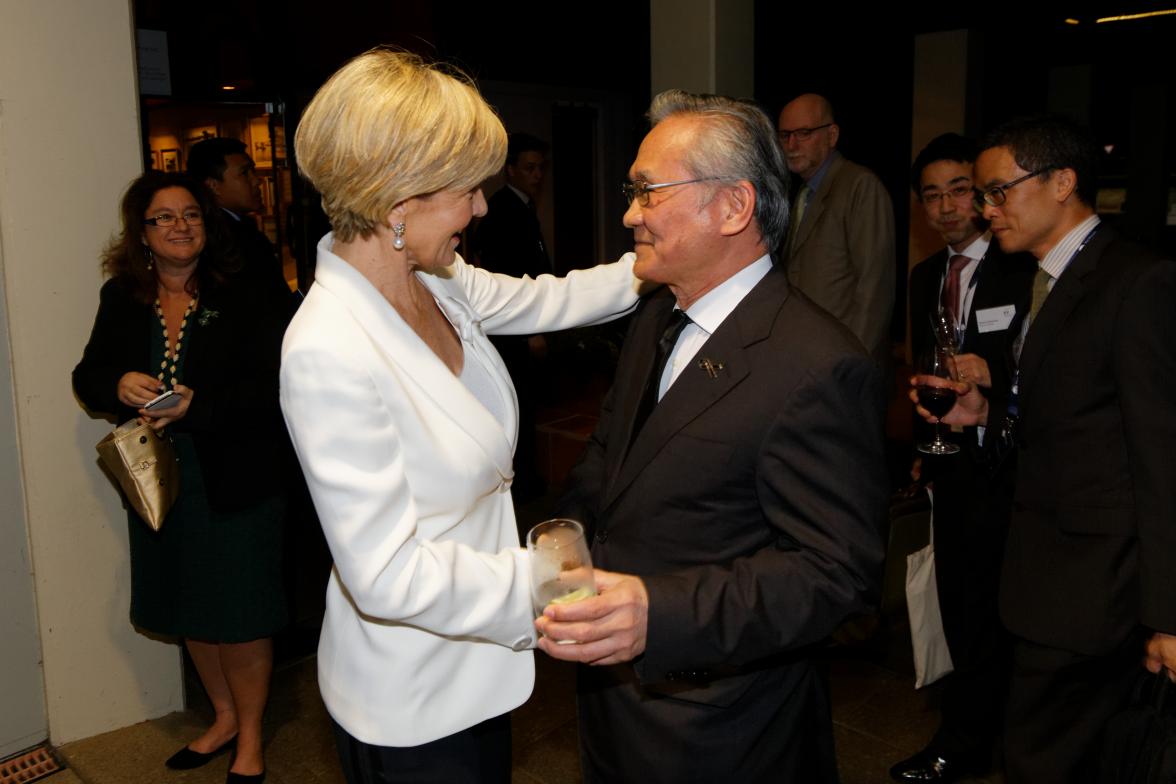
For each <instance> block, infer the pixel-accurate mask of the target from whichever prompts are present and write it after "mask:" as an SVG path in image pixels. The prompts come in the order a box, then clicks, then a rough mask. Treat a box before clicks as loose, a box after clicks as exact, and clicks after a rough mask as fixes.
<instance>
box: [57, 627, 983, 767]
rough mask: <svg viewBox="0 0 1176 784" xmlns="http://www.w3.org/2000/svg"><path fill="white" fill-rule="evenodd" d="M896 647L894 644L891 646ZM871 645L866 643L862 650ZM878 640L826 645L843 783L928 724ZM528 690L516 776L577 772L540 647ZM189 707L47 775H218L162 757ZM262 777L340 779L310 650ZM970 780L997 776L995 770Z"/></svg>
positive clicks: (292, 670)
mask: <svg viewBox="0 0 1176 784" xmlns="http://www.w3.org/2000/svg"><path fill="white" fill-rule="evenodd" d="M893 647H895V648H898V649H901V647H902V646H901V645H898V644H896V645H895V646H893ZM871 648H874V649H873V650H871ZM889 655H890V654H889V653H888V652H887V651H886V650H885V648H877V647H876V646H871V645H866V646H863V647H855V648H852V649H833V650H831V651H830V653H829V662H830V671H831V674H832V684H833V701H834V710H833V717H834V723H835V731H836V740H837V750H838V760H839V764H840V768H841V777H842V782H843V784H880V783H881V782H886V781H889V777H888V776H887V770H888V769H889V767H890V765H891V764H893V763H894V762H895V761H896V760H898V759H901V758H902V757H904V756H905V755H908V754H911V753H913V752H915V751H917V750H918V749H919V748H920V747H921V746H922V744H923V743H924V742H925V740H926V739H927V738H928V737H929V736H930V734H931V733H932V731H933V730H934V729H935V725H936V722H937V715H936V711H935V709H934V707H933V706H932V705H930V699H929V697H928V695H924V694H922V693H917V692H915V690H914V688H913V685H912V677H911V675H910V674H909V673H906V672H897V671H895V668H894V667H893V665H892V664H890V663H888V662H887V661H885V659H886V658H887V656H889ZM537 661H538V664H539V678H538V682H537V684H536V686H535V692H534V695H533V696H532V697H531V699H530V700H529V701H528V702H527V703H526V704H525V705H523V706H522V707H521V708H519V709H518V710H517V711H516V712H515V713H514V716H513V730H514V758H515V759H514V777H513V778H514V781H515V782H516V784H575V782H579V780H580V776H579V770H578V767H577V756H576V719H575V712H574V707H573V706H574V687H573V680H574V671H573V670H572V668H571V667H569V666H568V665H565V664H563V663H558V662H554V661H552V660H550V659H547V658H546V657H544V656H542V655H540V656H539V657H538V659H537ZM200 726H201V718H200V717H199V716H198V715H197V714H196V712H194V711H186V712H183V713H173V714H171V715H169V716H165V717H163V718H161V719H157V720H155V721H150V722H144V723H142V724H137V725H135V726H133V727H128V728H126V729H122V730H118V731H115V732H110V733H107V734H105V735H99V736H96V737H93V738H89V739H86V740H83V741H78V742H76V743H70V744H68V745H66V746H64V747H62V748H61V749H59V751H60V753H61V755H62V757H63V758H64V759H65V760H66V762H67V764H68V765H69V766H70V770H69V771H67V772H65V773H61V774H58V775H56V776H54V777H53V778H52V779H51V780H50V781H51V782H52V784H70V783H71V782H78V781H80V782H83V783H84V784H173V783H174V784H219V782H222V781H224V777H225V772H226V771H227V770H228V765H229V763H228V758H227V757H223V758H219V759H217V760H214V761H213V762H211V763H210V764H209V765H208V766H207V767H205V768H203V769H200V770H192V771H183V772H180V771H169V770H166V769H165V768H164V767H163V760H164V759H166V758H167V757H168V756H169V755H170V754H171V753H172V752H174V751H175V750H176V749H178V748H179V747H180V746H182V745H183V744H184V743H185V742H186V741H187V740H188V739H190V738H191V737H192V736H194V735H195V734H197V732H198V731H199V728H200ZM266 737H267V745H266V760H267V763H268V766H269V771H268V774H267V778H266V781H267V782H269V784H343V778H342V776H341V775H340V773H339V771H338V767H337V764H336V759H335V751H334V747H333V745H332V740H331V735H330V729H329V726H328V723H327V717H326V712H325V711H324V709H323V706H322V702H321V700H320V699H319V695H318V689H317V685H316V683H315V662H314V659H313V658H308V659H304V660H302V661H298V662H294V663H291V664H289V665H287V666H285V667H284V668H282V669H281V670H279V671H278V672H277V673H276V674H275V676H274V693H273V698H272V700H271V703H270V709H269V713H268V718H267V722H266ZM974 781H975V782H988V784H999V782H1001V781H1003V779H1001V778H1000V777H998V776H993V777H990V778H986V779H975V780H974Z"/></svg>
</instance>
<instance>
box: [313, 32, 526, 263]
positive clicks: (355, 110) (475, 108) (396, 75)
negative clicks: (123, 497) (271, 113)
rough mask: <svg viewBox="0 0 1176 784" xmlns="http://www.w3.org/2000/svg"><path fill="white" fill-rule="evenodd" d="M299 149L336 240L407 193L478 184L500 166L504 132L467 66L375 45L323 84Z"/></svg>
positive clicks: (364, 227)
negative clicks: (463, 68)
mask: <svg viewBox="0 0 1176 784" xmlns="http://www.w3.org/2000/svg"><path fill="white" fill-rule="evenodd" d="M294 149H295V152H296V154H297V156H298V167H299V168H300V169H301V170H302V174H303V176H305V177H306V178H307V179H308V180H310V182H311V184H312V185H314V187H315V188H316V189H317V190H318V192H319V193H320V194H322V198H323V210H324V211H325V212H326V213H327V218H328V219H329V220H330V221H331V228H332V229H334V231H335V236H336V238H337V239H339V240H340V241H343V242H350V241H351V240H354V239H355V237H356V236H360V237H364V238H366V237H368V236H370V235H371V234H372V233H373V232H375V230H376V229H377V228H378V227H379V226H381V225H383V224H385V223H386V221H387V219H388V214H389V213H390V212H391V211H392V208H393V207H395V206H396V205H397V204H399V203H400V202H402V201H404V200H405V199H408V198H411V197H413V196H424V195H427V194H430V193H435V192H437V191H442V190H468V189H471V188H474V187H476V186H477V185H478V184H480V183H481V182H482V181H483V180H485V179H486V178H487V177H489V176H490V175H492V174H494V173H495V172H497V171H498V170H499V169H501V168H502V164H503V161H504V160H505V158H506V131H505V130H504V129H503V127H502V122H501V121H499V119H498V117H497V115H495V114H494V110H493V109H491V108H490V107H489V106H488V105H487V104H486V102H485V101H484V100H482V96H481V95H479V94H478V91H477V89H476V88H475V87H474V86H473V84H472V82H471V81H470V79H469V77H468V76H466V75H465V74H463V73H462V72H461V71H459V70H457V69H455V68H451V67H446V66H444V65H440V64H436V63H427V62H425V61H424V60H423V59H421V58H420V57H418V56H416V55H414V54H410V53H408V52H400V51H394V50H391V49H384V48H377V49H372V50H370V51H367V52H364V53H363V54H361V55H359V56H358V57H356V58H355V59H353V60H352V61H351V62H349V63H347V64H346V65H344V66H343V67H342V68H340V69H339V70H338V71H336V72H335V74H334V75H333V76H331V78H330V79H328V80H327V82H326V84H324V85H323V86H322V87H320V88H319V91H318V92H317V93H316V94H315V96H314V99H313V100H311V102H310V105H308V106H307V107H306V111H305V112H303V114H302V120H301V121H300V122H299V123H298V130H297V131H296V132H295V134H294Z"/></svg>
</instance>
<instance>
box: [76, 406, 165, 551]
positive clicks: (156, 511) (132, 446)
mask: <svg viewBox="0 0 1176 784" xmlns="http://www.w3.org/2000/svg"><path fill="white" fill-rule="evenodd" d="M96 448H97V449H98V456H99V457H100V458H101V459H102V465H104V466H106V469H107V470H108V471H110V473H111V474H113V475H114V478H115V479H117V480H118V484H119V487H121V488H122V491H123V493H124V494H125V495H126V497H127V501H128V502H129V503H130V505H131V506H132V507H134V509H135V511H136V512H138V513H139V517H142V518H143V519H144V520H145V521H147V525H149V526H151V528H152V529H153V530H155V531H158V530H159V529H160V528H161V527H162V526H163V519H164V518H165V517H167V513H168V512H169V511H171V508H172V504H174V503H175V502H176V496H178V495H179V494H180V467H179V464H178V463H177V462H176V450H175V447H174V446H173V445H172V442H171V439H170V438H168V437H167V436H161V435H159V434H158V433H156V432H155V431H154V430H152V429H151V425H148V424H142V425H140V424H139V423H138V421H137V420H134V419H132V420H130V421H129V422H124V423H123V424H121V425H119V426H118V427H117V428H115V429H114V431H113V432H112V433H110V434H109V435H107V436H106V437H105V438H103V439H102V440H101V441H99V442H98V444H97V446H96Z"/></svg>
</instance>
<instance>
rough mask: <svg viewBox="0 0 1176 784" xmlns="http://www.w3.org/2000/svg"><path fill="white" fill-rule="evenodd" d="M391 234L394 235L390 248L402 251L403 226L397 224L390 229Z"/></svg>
mask: <svg viewBox="0 0 1176 784" xmlns="http://www.w3.org/2000/svg"><path fill="white" fill-rule="evenodd" d="M392 233H393V234H394V235H395V236H394V237H393V238H392V247H393V248H395V249H396V250H404V224H403V223H397V224H396V225H395V226H393V227H392Z"/></svg>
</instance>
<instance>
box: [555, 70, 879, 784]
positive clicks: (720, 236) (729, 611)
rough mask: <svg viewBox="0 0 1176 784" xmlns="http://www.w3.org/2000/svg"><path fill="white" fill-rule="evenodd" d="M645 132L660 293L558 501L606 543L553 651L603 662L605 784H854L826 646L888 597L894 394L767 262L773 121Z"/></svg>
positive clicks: (598, 546)
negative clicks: (886, 417) (838, 746)
mask: <svg viewBox="0 0 1176 784" xmlns="http://www.w3.org/2000/svg"><path fill="white" fill-rule="evenodd" d="M649 116H650V119H651V121H652V122H653V129H652V130H651V131H650V132H649V134H648V135H647V136H646V137H645V140H644V141H643V142H642V144H641V148H640V150H639V151H638V154H637V160H636V161H635V162H634V163H633V165H632V167H631V168H630V170H629V177H630V180H631V182H630V184H628V185H627V186H626V189H627V191H628V193H629V195H630V198H631V203H630V205H629V209H628V211H627V212H626V213H625V224H626V225H627V226H629V227H631V228H632V229H633V234H634V240H635V244H636V253H637V261H636V266H635V267H634V271H635V273H636V274H637V276H638V277H641V278H642V279H644V280H648V281H652V282H657V283H664V284H666V288H665V289H662V290H661V291H659V292H658V293H656V294H654V295H653V296H651V297H650V298H649V299H648V300H647V301H646V302H645V303H644V304H643V305H642V307H641V310H640V311H639V313H638V314H637V315H636V316H635V318H634V322H633V324H632V327H631V329H630V333H629V336H628V338H627V339H626V341H625V346H624V350H623V351H622V354H621V357H620V361H619V367H618V371H617V381H616V384H615V385H614V386H613V388H612V390H611V391H610V392H609V394H608V396H607V397H606V399H605V402H604V406H603V409H602V412H601V420H600V423H599V426H598V427H597V428H596V431H595V433H594V434H593V436H592V438H591V439H590V441H589V444H588V447H587V449H586V451H585V454H584V456H583V458H582V459H581V461H580V463H579V464H578V465H577V466H576V468H575V469H574V471H573V473H572V475H571V478H570V480H569V489H568V492H567V495H566V497H565V498H564V500H563V502H562V504H561V506H562V509H561V514H562V515H565V516H570V517H574V518H576V519H579V520H582V521H584V522H585V524H586V525H587V526H588V528H589V530H590V532H591V535H592V536H593V544H592V556H593V560H594V563H595V565H596V566H597V567H598V570H597V572H596V585H597V589H598V590H599V595H598V596H595V597H592V598H588V599H584V600H582V601H580V602H577V603H574V604H564V605H550V606H548V607H547V608H546V609H545V611H544V615H543V616H542V617H540V618H539V619H537V621H536V626H537V628H538V629H539V630H540V631H541V632H542V633H543V634H544V635H546V638H545V639H543V640H541V642H540V646H541V647H542V649H543V650H544V651H546V652H547V653H548V654H550V655H551V656H554V657H556V658H561V659H570V660H574V661H579V662H583V663H585V664H591V665H594V666H591V667H582V668H581V669H580V692H579V694H580V698H579V710H580V739H581V752H582V765H583V769H584V778H585V780H586V781H588V782H629V781H641V782H715V781H740V782H761V781H804V782H820V781H832V780H836V765H835V760H834V758H833V743H832V725H831V720H830V714H829V701H828V694H827V690H826V682H825V678H824V676H823V674H822V672H821V669H820V667H819V666H818V665H817V664H816V663H815V662H814V661H813V648H814V646H816V645H817V644H819V643H820V642H821V641H822V640H824V639H825V638H826V637H827V636H828V635H829V634H830V633H831V632H832V631H833V630H834V629H835V628H836V627H837V626H838V624H839V623H840V622H841V621H842V620H844V619H845V618H846V617H847V616H848V615H850V614H852V613H854V612H860V611H864V610H867V609H868V608H870V607H871V605H872V604H873V602H874V601H875V599H876V598H877V592H878V583H879V577H880V574H879V571H880V565H881V561H882V555H883V546H882V541H881V537H880V528H881V523H882V519H883V517H884V511H885V506H886V499H887V496H888V488H887V482H886V477H885V470H884V466H883V456H882V434H881V429H882V428H881V416H880V412H879V410H878V407H877V405H875V401H876V400H877V399H878V397H879V396H880V395H881V391H880V384H881V379H880V374H879V372H878V369H877V367H876V366H875V364H874V363H873V362H872V361H871V360H870V358H869V356H868V355H867V354H866V353H865V351H864V349H863V348H862V347H861V344H860V343H859V342H858V341H857V340H856V339H855V338H854V337H853V336H852V335H851V334H850V333H849V331H848V330H846V329H845V328H844V327H843V326H841V325H840V324H838V323H837V322H836V321H835V320H834V319H833V318H832V317H831V316H829V315H828V314H827V313H825V312H824V311H823V310H821V309H820V308H818V307H816V306H815V305H814V304H813V303H812V302H810V301H809V300H808V299H807V298H806V297H804V295H802V294H799V293H797V292H795V291H794V290H793V289H792V288H791V287H790V286H789V284H788V281H787V278H786V276H785V275H784V274H783V271H782V270H781V269H780V268H778V267H776V266H774V264H773V262H772V258H771V256H770V255H769V252H770V249H772V248H775V247H777V246H778V244H779V242H780V241H781V240H782V239H783V233H784V232H785V231H786V227H787V211H788V208H787V203H786V199H787V195H786V194H787V186H786V182H787V173H786V171H785V170H784V164H783V160H782V156H781V153H780V150H779V147H778V145H777V144H776V142H775V139H774V138H773V136H774V130H773V128H772V125H771V122H770V120H768V118H767V117H766V116H765V115H764V114H763V113H762V112H761V111H760V110H759V109H758V108H756V107H754V106H753V105H751V104H750V103H748V102H743V101H736V100H732V99H728V98H722V97H717V96H699V95H691V94H688V93H683V92H681V91H677V90H672V91H669V92H666V93H662V94H661V95H659V96H658V97H657V98H655V99H654V102H653V105H652V107H651V108H650V113H649ZM682 314H684V315H685V316H686V317H687V318H685V319H683V318H682ZM672 324H676V325H677V326H676V327H673V326H671V325H672ZM655 347H657V348H656V352H655ZM655 353H656V354H657V356H656V357H655ZM567 640H572V641H575V642H576V643H577V644H568V645H559V644H557V642H558V641H567Z"/></svg>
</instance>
